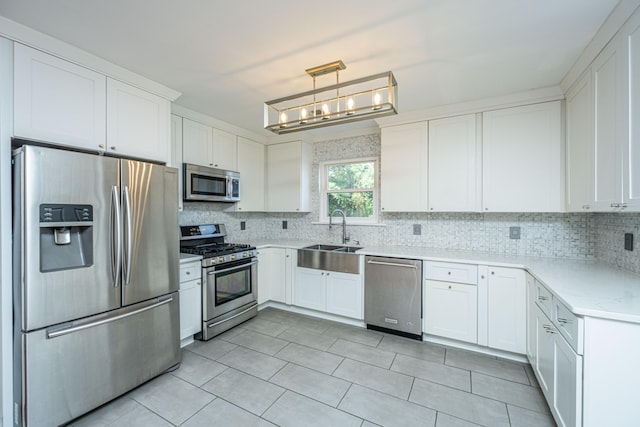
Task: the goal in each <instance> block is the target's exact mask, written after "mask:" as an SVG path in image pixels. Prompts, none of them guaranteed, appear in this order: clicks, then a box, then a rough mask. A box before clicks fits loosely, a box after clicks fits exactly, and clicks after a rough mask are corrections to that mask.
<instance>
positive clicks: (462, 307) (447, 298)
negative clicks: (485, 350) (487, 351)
mask: <svg viewBox="0 0 640 427" xmlns="http://www.w3.org/2000/svg"><path fill="white" fill-rule="evenodd" d="M425 284H426V287H425V296H424V330H425V332H426V333H428V334H432V335H438V336H442V337H447V338H452V339H455V340H460V341H466V342H471V343H477V342H478V288H477V286H475V285H466V284H462V283H453V282H440V281H435V280H427V281H426V283H425Z"/></svg>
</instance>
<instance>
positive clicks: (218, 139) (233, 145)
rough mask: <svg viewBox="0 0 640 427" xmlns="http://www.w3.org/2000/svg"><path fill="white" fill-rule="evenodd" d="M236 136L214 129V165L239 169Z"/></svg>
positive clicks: (233, 169)
mask: <svg viewBox="0 0 640 427" xmlns="http://www.w3.org/2000/svg"><path fill="white" fill-rule="evenodd" d="M237 151H238V150H237V142H236V136H235V135H234V134H231V133H229V132H225V131H223V130H220V129H215V128H214V129H213V167H214V168H219V169H226V170H232V171H235V170H238V159H237Z"/></svg>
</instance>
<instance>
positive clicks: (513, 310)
mask: <svg viewBox="0 0 640 427" xmlns="http://www.w3.org/2000/svg"><path fill="white" fill-rule="evenodd" d="M526 301H527V293H526V281H525V272H524V270H520V269H515V268H498V267H489V278H488V283H487V340H488V345H489V347H492V348H496V349H499V350H506V351H511V352H514V353H520V354H525V353H526V350H527V348H526V347H527V345H526V336H527V317H526V316H527V307H526Z"/></svg>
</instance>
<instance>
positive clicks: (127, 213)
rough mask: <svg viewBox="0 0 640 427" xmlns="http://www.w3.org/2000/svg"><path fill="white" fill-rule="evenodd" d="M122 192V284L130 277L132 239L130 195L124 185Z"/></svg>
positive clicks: (127, 281) (126, 282) (127, 282)
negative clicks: (123, 223)
mask: <svg viewBox="0 0 640 427" xmlns="http://www.w3.org/2000/svg"><path fill="white" fill-rule="evenodd" d="M122 192H123V194H124V202H123V205H124V221H125V229H126V233H125V236H124V239H125V243H124V248H125V250H124V284H125V285H128V284H129V280H130V279H131V257H132V253H131V252H132V249H133V239H132V235H131V197H130V196H129V187H128V186H126V185H124V186H123V187H122Z"/></svg>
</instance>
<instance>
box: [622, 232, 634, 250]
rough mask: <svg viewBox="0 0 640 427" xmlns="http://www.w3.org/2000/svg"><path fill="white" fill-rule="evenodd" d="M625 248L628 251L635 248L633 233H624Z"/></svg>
mask: <svg viewBox="0 0 640 427" xmlns="http://www.w3.org/2000/svg"><path fill="white" fill-rule="evenodd" d="M624 249H625V250H627V251H632V250H633V233H624Z"/></svg>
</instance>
